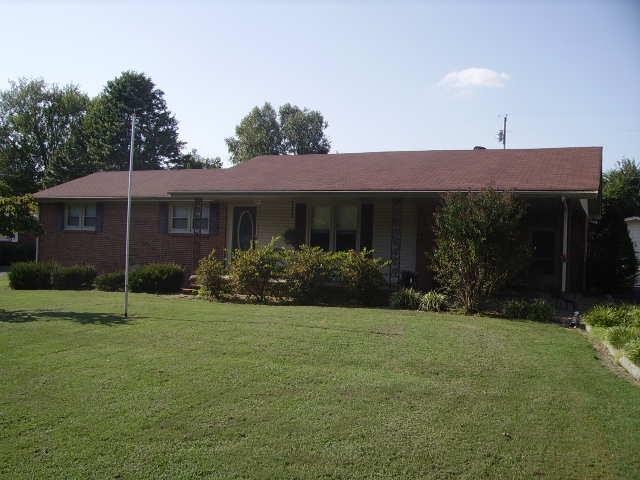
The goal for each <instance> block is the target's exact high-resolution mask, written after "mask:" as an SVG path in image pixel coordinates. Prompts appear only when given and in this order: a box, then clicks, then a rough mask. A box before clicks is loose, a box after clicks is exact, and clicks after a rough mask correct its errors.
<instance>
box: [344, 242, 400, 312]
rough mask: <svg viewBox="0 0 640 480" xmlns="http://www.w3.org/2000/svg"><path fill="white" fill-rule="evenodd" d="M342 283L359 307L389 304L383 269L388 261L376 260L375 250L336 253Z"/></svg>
mask: <svg viewBox="0 0 640 480" xmlns="http://www.w3.org/2000/svg"><path fill="white" fill-rule="evenodd" d="M335 255H336V260H337V262H338V272H339V278H340V282H341V283H342V284H343V285H344V288H345V293H347V295H348V296H349V298H350V299H351V300H352V301H353V302H354V303H356V304H358V305H365V306H379V305H385V304H386V303H387V299H386V297H387V295H386V293H385V285H386V282H385V279H384V274H383V273H382V269H383V268H384V267H385V266H386V265H388V264H389V262H388V261H386V260H383V259H380V258H374V256H373V250H367V249H363V250H362V251H360V252H356V251H353V250H350V251H348V252H340V253H336V254H335Z"/></svg>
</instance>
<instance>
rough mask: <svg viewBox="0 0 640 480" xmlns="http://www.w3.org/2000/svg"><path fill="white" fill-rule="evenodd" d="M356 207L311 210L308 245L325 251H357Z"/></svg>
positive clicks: (319, 207)
mask: <svg viewBox="0 0 640 480" xmlns="http://www.w3.org/2000/svg"><path fill="white" fill-rule="evenodd" d="M358 242H359V238H358V207H357V206H356V205H339V206H336V207H329V206H315V207H313V208H312V209H311V227H310V236H309V244H310V245H311V246H312V247H320V248H323V249H325V250H335V251H347V250H357V249H358V248H359V245H358Z"/></svg>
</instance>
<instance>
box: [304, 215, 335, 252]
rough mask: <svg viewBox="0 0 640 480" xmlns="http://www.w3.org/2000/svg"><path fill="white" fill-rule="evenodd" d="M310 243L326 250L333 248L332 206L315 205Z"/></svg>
mask: <svg viewBox="0 0 640 480" xmlns="http://www.w3.org/2000/svg"><path fill="white" fill-rule="evenodd" d="M309 244H310V245H311V246H312V247H320V248H323V249H324V250H330V249H331V207H313V209H312V210H311V236H310V238H309Z"/></svg>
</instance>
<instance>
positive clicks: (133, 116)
mask: <svg viewBox="0 0 640 480" xmlns="http://www.w3.org/2000/svg"><path fill="white" fill-rule="evenodd" d="M135 130H136V112H135V110H134V111H133V113H132V114H131V145H130V146H129V187H128V189H127V234H126V235H127V237H126V239H125V253H124V262H125V263H124V317H125V318H127V315H128V313H129V312H128V310H129V232H130V229H131V177H132V173H133V140H134V138H135V137H134V133H135Z"/></svg>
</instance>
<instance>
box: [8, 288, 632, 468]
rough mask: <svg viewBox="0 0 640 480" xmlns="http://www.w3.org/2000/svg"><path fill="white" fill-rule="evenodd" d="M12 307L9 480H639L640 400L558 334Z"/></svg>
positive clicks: (302, 311)
mask: <svg viewBox="0 0 640 480" xmlns="http://www.w3.org/2000/svg"><path fill="white" fill-rule="evenodd" d="M121 302H122V295H121V294H111V293H103V292H96V291H92V292H55V291H37V292H28V291H15V292H14V291H11V290H9V288H8V286H7V281H6V277H4V278H0V381H1V389H0V425H1V429H0V476H2V478H10V479H16V478H47V479H50V478H122V479H128V478H136V479H137V478H167V479H178V478H201V477H204V478H216V479H218V478H220V479H226V478H263V479H271V478H274V479H275V478H403V479H404V478H433V479H436V478H437V479H445V478H469V479H478V478H509V479H511V478H523V479H531V478H557V479H590V478H592V479H609V478H610V479H623V478H629V479H631V478H639V477H640V388H639V387H638V386H637V385H635V384H632V383H630V382H629V381H627V380H625V379H623V378H620V377H617V376H616V375H615V374H614V373H612V371H610V370H609V369H608V368H607V367H605V366H604V365H603V363H602V362H601V361H600V360H599V359H598V357H597V355H596V352H595V350H594V349H593V347H592V346H591V344H590V343H589V341H588V339H587V338H586V337H585V336H583V335H582V334H580V333H579V332H576V331H570V330H566V329H562V328H560V327H557V326H553V325H543V324H537V323H532V322H517V321H508V320H499V319H490V318H465V317H461V316H455V315H446V314H440V315H435V314H434V315H429V314H424V313H417V312H402V311H391V310H370V309H345V308H316V307H272V306H251V305H232V304H227V305H221V304H210V303H207V302H204V301H200V300H188V299H177V298H169V297H157V296H153V295H145V294H134V295H132V296H131V312H133V316H132V317H131V318H130V320H129V321H125V320H123V319H122V318H121V317H120V316H119V315H118V313H119V312H120V309H121Z"/></svg>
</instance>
